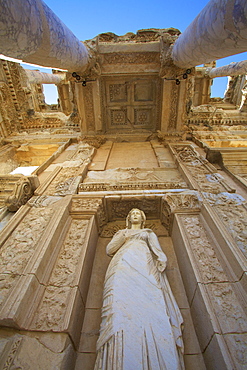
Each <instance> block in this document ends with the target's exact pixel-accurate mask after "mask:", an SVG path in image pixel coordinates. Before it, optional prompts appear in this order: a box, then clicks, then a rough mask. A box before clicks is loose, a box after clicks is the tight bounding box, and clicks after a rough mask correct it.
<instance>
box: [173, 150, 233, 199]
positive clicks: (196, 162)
mask: <svg viewBox="0 0 247 370" xmlns="http://www.w3.org/2000/svg"><path fill="white" fill-rule="evenodd" d="M172 148H173V149H174V150H175V152H176V155H177V158H178V160H179V161H181V162H182V163H183V165H184V166H185V167H186V168H187V169H188V171H189V174H190V177H191V179H193V181H196V182H197V184H198V187H199V188H200V189H201V190H202V191H204V192H210V193H214V194H217V193H220V192H222V191H231V192H233V191H234V190H233V189H232V188H230V186H228V184H227V183H226V182H225V180H224V178H223V177H222V176H221V175H220V174H219V173H217V172H216V170H215V168H214V167H213V166H212V165H211V164H210V163H209V162H208V161H207V160H206V159H204V158H203V157H201V156H199V155H198V154H197V153H196V151H195V150H194V148H192V147H191V146H190V145H174V146H173V147H172Z"/></svg>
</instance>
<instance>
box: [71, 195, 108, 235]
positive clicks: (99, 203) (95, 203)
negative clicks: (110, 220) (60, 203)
mask: <svg viewBox="0 0 247 370" xmlns="http://www.w3.org/2000/svg"><path fill="white" fill-rule="evenodd" d="M70 212H71V213H72V214H77V215H79V214H92V213H94V214H96V216H97V220H98V226H99V230H101V229H102V227H103V225H105V224H106V223H107V215H106V211H105V207H104V204H103V200H102V198H87V197H80V196H74V197H73V198H72V204H71V210H70Z"/></svg>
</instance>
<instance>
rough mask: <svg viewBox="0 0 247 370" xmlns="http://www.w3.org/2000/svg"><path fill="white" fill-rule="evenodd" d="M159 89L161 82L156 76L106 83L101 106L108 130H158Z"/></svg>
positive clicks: (120, 79) (115, 80) (112, 80)
mask: <svg viewBox="0 0 247 370" xmlns="http://www.w3.org/2000/svg"><path fill="white" fill-rule="evenodd" d="M159 87H160V81H159V78H157V77H153V76H152V77H151V76H150V77H145V78H141V77H133V78H124V77H119V78H114V79H113V78H109V79H108V78H107V79H104V80H103V84H102V89H103V91H102V96H103V102H102V103H103V107H104V108H103V111H104V125H105V127H106V130H107V131H109V130H113V131H114V130H116V129H117V130H119V129H121V130H122V129H123V130H127V129H133V128H134V129H148V130H155V129H156V128H158V122H159V104H160V98H159V94H160V92H159Z"/></svg>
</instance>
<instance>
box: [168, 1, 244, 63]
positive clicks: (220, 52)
mask: <svg viewBox="0 0 247 370" xmlns="http://www.w3.org/2000/svg"><path fill="white" fill-rule="evenodd" d="M246 50H247V2H246V0H211V1H210V2H209V3H208V4H207V5H206V6H205V8H204V9H203V10H202V11H201V12H200V13H199V14H198V16H197V17H196V18H195V19H194V21H193V22H192V23H191V24H190V25H189V26H188V27H187V28H186V30H185V31H184V32H183V33H182V34H181V35H180V36H179V38H178V39H177V40H176V42H175V44H174V47H173V51H172V59H173V62H174V64H175V65H176V66H178V67H180V68H189V67H193V66H197V65H199V64H202V63H209V62H211V61H213V60H216V59H220V58H224V57H227V56H230V55H234V54H238V53H242V52H244V51H246Z"/></svg>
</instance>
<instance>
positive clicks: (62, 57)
mask: <svg viewBox="0 0 247 370" xmlns="http://www.w3.org/2000/svg"><path fill="white" fill-rule="evenodd" d="M0 29H1V32H0V53H2V54H4V55H6V56H8V57H12V58H17V59H21V60H23V61H24V62H27V63H33V64H38V65H41V66H45V67H52V68H61V69H67V70H69V71H71V72H73V71H77V72H80V71H83V70H85V69H86V67H87V65H88V60H89V56H88V51H87V48H86V47H85V45H84V44H83V43H82V42H80V41H79V40H78V39H77V38H76V37H75V35H74V34H73V33H72V32H71V31H70V30H69V29H68V28H67V27H66V26H65V25H64V24H63V23H62V21H61V20H60V19H59V18H58V17H57V16H56V15H55V14H54V13H53V12H52V10H51V9H50V8H48V6H47V5H46V4H45V3H44V2H43V1H42V0H0Z"/></svg>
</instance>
